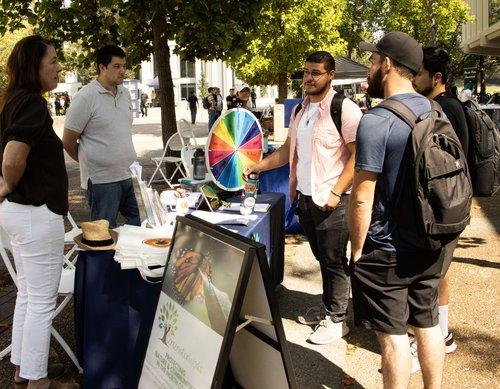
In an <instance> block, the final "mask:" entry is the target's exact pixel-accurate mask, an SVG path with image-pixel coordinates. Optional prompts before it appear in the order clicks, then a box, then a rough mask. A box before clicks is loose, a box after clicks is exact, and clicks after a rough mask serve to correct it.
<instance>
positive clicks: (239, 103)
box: [234, 84, 252, 111]
mask: <svg viewBox="0 0 500 389" xmlns="http://www.w3.org/2000/svg"><path fill="white" fill-rule="evenodd" d="M235 89H236V101H235V103H234V104H235V108H245V109H248V110H249V111H251V110H252V106H251V103H250V88H249V86H248V85H247V84H239V85H236V86H235Z"/></svg>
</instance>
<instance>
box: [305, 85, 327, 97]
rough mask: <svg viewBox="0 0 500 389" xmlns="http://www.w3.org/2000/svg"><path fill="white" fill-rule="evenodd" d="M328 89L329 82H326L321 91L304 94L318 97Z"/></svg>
mask: <svg viewBox="0 0 500 389" xmlns="http://www.w3.org/2000/svg"><path fill="white" fill-rule="evenodd" d="M328 88H330V82H327V83H326V84H325V86H324V87H323V88H322V89H320V90H315V91H313V92H306V94H307V95H309V96H316V95H320V94H322V93H324V92H325V91H326V90H328Z"/></svg>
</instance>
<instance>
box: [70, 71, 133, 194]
mask: <svg viewBox="0 0 500 389" xmlns="http://www.w3.org/2000/svg"><path fill="white" fill-rule="evenodd" d="M64 128H67V129H68V130H71V131H75V132H78V133H80V134H81V135H80V145H79V147H78V159H79V161H80V180H81V186H82V188H83V189H87V181H88V179H89V178H90V180H91V181H92V183H93V184H106V183H110V182H117V181H122V180H125V179H127V178H130V170H129V166H130V165H131V164H132V162H134V161H135V160H136V159H137V155H136V153H135V149H134V144H133V143H132V102H131V99H130V93H129V91H128V90H127V89H126V88H125V87H124V86H123V85H118V87H117V93H116V96H115V95H113V93H111V92H110V91H108V90H107V89H105V88H104V87H103V86H102V85H101V84H100V83H99V81H97V80H94V81H92V82H91V83H90V84H88V85H86V86H84V87H83V88H82V89H81V90H80V91H79V92H78V93H77V95H76V96H75V97H74V98H73V101H72V102H71V105H70V107H69V109H68V112H67V113H66V121H65V123H64Z"/></svg>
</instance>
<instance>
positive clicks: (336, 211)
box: [244, 51, 362, 344]
mask: <svg viewBox="0 0 500 389" xmlns="http://www.w3.org/2000/svg"><path fill="white" fill-rule="evenodd" d="M334 76H335V60H334V59H333V57H332V56H331V54H330V53H328V52H325V51H317V52H314V53H312V54H310V55H309V56H308V57H307V59H306V63H305V66H304V78H303V86H304V90H305V92H306V94H307V97H306V98H305V99H304V101H302V103H301V105H300V108H298V107H296V108H295V109H294V110H293V111H292V112H293V113H292V117H291V121H290V130H289V136H288V138H287V140H286V142H285V144H284V145H283V146H282V147H281V148H279V149H278V150H277V151H276V152H274V153H273V154H271V155H270V156H269V157H267V158H265V159H264V160H262V161H260V162H259V163H258V164H254V165H250V166H247V167H246V168H245V170H244V174H245V175H248V174H249V173H251V172H257V173H259V172H262V171H266V170H270V169H275V168H277V167H280V166H282V165H285V164H286V163H287V162H289V163H290V197H291V199H292V200H295V199H297V200H298V204H297V214H298V217H299V222H300V224H301V226H302V228H303V229H304V231H305V233H306V236H307V240H308V241H309V244H310V246H311V250H312V252H313V254H314V256H315V258H316V259H317V260H318V261H319V264H320V268H321V276H322V280H323V298H322V304H321V305H320V306H319V307H312V308H309V309H308V310H307V311H306V312H305V314H304V315H303V316H299V318H298V320H299V322H300V323H302V324H306V325H316V327H315V329H314V332H313V333H312V334H311V335H310V336H309V339H308V340H309V341H310V342H311V343H315V344H327V343H331V342H333V341H335V340H337V339H340V338H341V337H343V336H345V335H346V334H347V333H348V332H349V329H348V328H347V325H346V324H345V319H346V316H347V302H348V298H349V276H348V266H347V256H346V248H347V241H348V232H347V209H346V208H347V204H348V201H349V191H350V188H351V184H352V179H353V175H354V161H355V149H356V146H355V140H356V131H357V128H358V123H359V121H360V119H361V116H362V113H361V110H360V109H359V107H358V106H357V105H356V104H355V103H354V102H353V101H351V100H349V99H343V101H342V105H341V126H340V128H337V126H336V125H335V123H334V121H333V118H332V113H331V104H332V101H333V100H334V95H335V94H336V92H335V91H334V90H333V89H332V87H331V81H332V80H333V78H334Z"/></svg>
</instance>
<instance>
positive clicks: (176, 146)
mask: <svg viewBox="0 0 500 389" xmlns="http://www.w3.org/2000/svg"><path fill="white" fill-rule="evenodd" d="M183 146H184V140H183V138H182V137H181V136H180V135H179V133H178V132H176V133H175V134H174V135H172V136H171V137H170V138H169V139H168V140H167V144H166V145H165V148H164V149H163V154H162V156H161V157H152V158H151V160H152V161H153V162H154V163H155V165H156V169H155V171H154V173H153V175H152V176H151V178H150V179H149V182H148V186H151V183H153V182H161V181H162V180H161V179H159V180H154V178H155V177H156V175H157V174H158V173H160V174H161V176H162V177H163V181H165V182H166V183H167V185H168V186H170V187H171V188H172V189H173V188H174V184H173V183H172V180H173V178H174V176H175V174H176V173H177V172H179V173H180V174H181V175H182V176H183V177H186V172H185V171H184V169H183V166H182V159H181V157H174V156H168V155H167V153H168V152H169V151H179V152H180V151H181V150H182V147H183ZM164 163H173V164H174V166H175V169H174V171H173V173H172V174H171V175H170V177H169V178H167V176H166V175H165V173H164V172H163V169H162V165H163V164H164Z"/></svg>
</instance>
